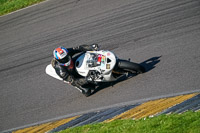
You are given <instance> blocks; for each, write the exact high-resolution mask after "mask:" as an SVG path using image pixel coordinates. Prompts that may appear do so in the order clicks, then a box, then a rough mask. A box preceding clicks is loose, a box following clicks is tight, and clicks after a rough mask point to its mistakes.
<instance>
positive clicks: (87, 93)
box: [83, 89, 91, 97]
mask: <svg viewBox="0 0 200 133" xmlns="http://www.w3.org/2000/svg"><path fill="white" fill-rule="evenodd" d="M83 94H84V95H85V96H86V97H89V96H90V95H91V89H87V91H86V92H85V93H83Z"/></svg>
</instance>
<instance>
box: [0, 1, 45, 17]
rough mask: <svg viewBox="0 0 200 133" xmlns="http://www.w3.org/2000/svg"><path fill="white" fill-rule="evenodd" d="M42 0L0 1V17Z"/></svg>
mask: <svg viewBox="0 0 200 133" xmlns="http://www.w3.org/2000/svg"><path fill="white" fill-rule="evenodd" d="M41 1H44V0H0V16H2V15H5V14H8V13H10V12H13V11H16V10H18V9H21V8H25V7H27V6H30V5H33V4H36V3H39V2H41Z"/></svg>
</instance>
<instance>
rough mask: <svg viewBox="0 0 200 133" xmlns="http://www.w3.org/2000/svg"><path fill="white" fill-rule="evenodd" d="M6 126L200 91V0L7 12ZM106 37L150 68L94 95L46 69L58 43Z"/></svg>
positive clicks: (137, 0) (116, 0)
mask: <svg viewBox="0 0 200 133" xmlns="http://www.w3.org/2000/svg"><path fill="white" fill-rule="evenodd" d="M0 40H1V41H0V131H3V130H8V129H12V128H16V127H21V126H24V125H27V124H32V123H37V122H41V121H46V120H47V121H48V120H50V119H54V118H55V119H56V118H61V117H63V116H67V115H72V114H76V113H77V114H78V113H80V112H88V111H91V110H98V109H100V108H106V107H111V106H119V105H122V104H128V103H133V102H139V101H142V100H147V99H154V98H157V97H165V96H172V95H178V94H186V93H190V92H199V91H200V88H199V86H200V2H199V0H168V1H166V0H145V1H144V0H123V1H122V0H49V1H46V2H44V3H41V4H39V5H37V6H33V7H30V8H27V9H25V10H21V11H19V12H15V13H13V14H10V15H6V16H3V17H0ZM91 43H98V44H99V45H100V46H101V48H102V49H108V50H111V51H113V52H114V53H115V54H116V55H117V56H118V57H119V58H124V59H128V58H131V60H132V61H134V62H137V63H141V65H143V66H144V67H145V68H146V69H147V72H146V73H145V74H141V75H138V76H135V77H132V78H130V79H128V80H125V81H123V82H119V83H117V84H115V85H114V86H109V87H105V88H103V89H101V90H99V91H97V92H96V93H95V94H93V95H92V96H90V97H88V98H86V97H85V96H84V95H82V94H81V93H80V92H79V91H78V90H76V89H74V88H73V87H71V86H69V85H67V84H65V83H62V82H61V81H58V80H56V79H53V78H52V77H50V76H48V75H46V74H45V67H46V66H47V65H48V64H49V63H50V60H51V58H52V51H53V49H54V48H55V47H57V46H59V45H62V46H65V47H73V46H78V45H80V44H91Z"/></svg>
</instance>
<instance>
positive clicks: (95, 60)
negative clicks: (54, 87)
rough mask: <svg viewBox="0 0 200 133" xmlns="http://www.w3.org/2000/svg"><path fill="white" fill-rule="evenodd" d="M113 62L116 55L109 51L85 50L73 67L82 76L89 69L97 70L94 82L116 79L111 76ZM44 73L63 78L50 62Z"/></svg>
mask: <svg viewBox="0 0 200 133" xmlns="http://www.w3.org/2000/svg"><path fill="white" fill-rule="evenodd" d="M115 64H116V56H115V55H114V54H113V53H112V52H110V51H104V50H101V51H87V52H86V53H84V54H82V55H81V56H80V57H79V58H78V59H77V60H76V62H75V67H76V71H77V72H78V74H80V75H81V76H83V77H86V76H87V75H88V72H89V71H90V70H95V71H98V72H99V75H98V77H97V78H96V79H95V81H96V82H109V81H114V80H116V79H115V78H113V76H112V70H113V68H114V67H115ZM46 73H47V74H48V75H50V76H52V77H54V78H56V79H58V80H63V79H62V78H60V77H59V76H58V75H57V73H56V71H55V69H54V68H53V67H52V65H51V64H49V65H48V66H47V67H46Z"/></svg>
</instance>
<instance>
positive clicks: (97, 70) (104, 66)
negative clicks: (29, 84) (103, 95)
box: [46, 50, 145, 96]
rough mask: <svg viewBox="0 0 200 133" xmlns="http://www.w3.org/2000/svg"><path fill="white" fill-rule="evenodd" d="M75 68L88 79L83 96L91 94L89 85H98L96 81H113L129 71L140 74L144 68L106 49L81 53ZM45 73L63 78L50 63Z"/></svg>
mask: <svg viewBox="0 0 200 133" xmlns="http://www.w3.org/2000/svg"><path fill="white" fill-rule="evenodd" d="M75 70H76V71H77V73H78V74H79V75H80V76H83V77H85V78H86V79H87V81H89V85H88V89H87V90H88V91H87V92H84V93H83V94H84V95H85V96H89V95H91V90H92V88H91V87H90V86H98V83H103V82H115V81H117V80H118V79H119V78H120V77H122V76H124V75H127V74H129V73H131V74H133V73H134V74H141V73H144V72H145V68H144V67H143V66H141V65H140V64H137V63H134V62H130V60H123V59H119V58H118V57H117V56H116V55H115V54H114V53H113V52H111V51H108V50H99V51H86V52H83V53H81V54H80V55H79V56H78V58H77V59H76V61H75ZM46 73H47V74H48V75H50V76H52V77H54V78H56V79H58V80H63V79H62V78H60V77H59V76H58V75H57V74H56V71H55V69H54V68H53V67H52V65H51V64H49V65H48V66H47V67H46ZM77 89H79V88H77ZM93 89H94V88H93ZM79 90H80V89H79ZM80 91H81V90H80ZM81 92H82V91H81Z"/></svg>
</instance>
